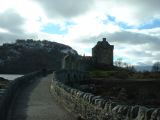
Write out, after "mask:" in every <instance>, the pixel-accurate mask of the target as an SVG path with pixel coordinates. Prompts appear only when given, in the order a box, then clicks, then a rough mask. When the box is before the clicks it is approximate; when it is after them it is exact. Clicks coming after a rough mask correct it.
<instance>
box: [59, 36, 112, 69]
mask: <svg viewBox="0 0 160 120" xmlns="http://www.w3.org/2000/svg"><path fill="white" fill-rule="evenodd" d="M113 49H114V46H113V45H110V44H109V43H108V42H107V41H106V38H103V41H99V42H98V43H97V44H96V45H95V46H94V47H93V48H92V56H79V55H73V54H68V55H66V56H65V57H64V58H63V60H62V69H80V70H89V69H93V68H95V67H102V66H103V67H107V66H113Z"/></svg>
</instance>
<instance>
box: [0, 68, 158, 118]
mask: <svg viewBox="0 0 160 120" xmlns="http://www.w3.org/2000/svg"><path fill="white" fill-rule="evenodd" d="M47 74H48V75H47V76H43V73H42V72H35V73H31V74H29V75H26V76H24V77H21V78H17V79H16V80H14V81H13V82H12V83H11V84H10V85H9V86H8V87H7V88H6V89H5V91H4V92H3V95H2V96H3V97H2V99H0V120H76V119H86V120H159V119H160V109H159V108H147V107H144V106H140V105H135V106H129V105H126V104H121V103H118V102H113V101H112V100H110V99H104V98H102V97H101V96H96V95H94V94H92V93H86V92H83V91H80V90H79V89H75V88H74V85H70V83H77V82H80V81H86V80H87V76H86V73H85V72H83V71H77V70H60V71H56V72H54V73H53V74H51V71H49V72H48V73H47Z"/></svg>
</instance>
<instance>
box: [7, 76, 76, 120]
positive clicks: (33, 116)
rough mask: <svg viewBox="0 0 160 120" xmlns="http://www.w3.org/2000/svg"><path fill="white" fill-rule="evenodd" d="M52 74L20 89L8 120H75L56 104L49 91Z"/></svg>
mask: <svg viewBox="0 0 160 120" xmlns="http://www.w3.org/2000/svg"><path fill="white" fill-rule="evenodd" d="M51 79H52V74H50V75H48V76H46V77H43V78H41V79H37V80H36V81H35V82H33V83H32V84H31V85H30V86H28V87H26V88H25V89H24V90H22V91H21V93H20V94H19V96H18V97H17V98H16V100H15V102H14V104H13V106H12V108H11V110H10V114H9V115H8V120H76V118H75V116H73V115H71V114H70V113H69V112H67V111H66V110H64V109H63V107H62V106H60V105H59V104H57V102H56V101H55V100H54V98H53V96H51V94H50V92H49V86H50V82H51Z"/></svg>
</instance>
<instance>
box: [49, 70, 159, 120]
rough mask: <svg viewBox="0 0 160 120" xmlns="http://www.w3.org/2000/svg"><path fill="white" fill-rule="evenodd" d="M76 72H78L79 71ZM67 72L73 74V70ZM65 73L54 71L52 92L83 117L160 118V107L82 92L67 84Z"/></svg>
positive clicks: (95, 119) (117, 119)
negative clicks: (124, 101)
mask: <svg viewBox="0 0 160 120" xmlns="http://www.w3.org/2000/svg"><path fill="white" fill-rule="evenodd" d="M74 72H75V73H77V72H78V71H73V73H74ZM61 73H62V74H61ZM66 73H67V74H73V73H72V71H69V72H66ZM80 74H81V72H80ZM57 75H58V76H57ZM63 75H65V72H62V71H61V72H55V73H54V79H53V81H52V83H51V93H52V94H53V95H54V96H55V98H56V99H57V100H58V101H59V102H60V103H62V104H63V105H64V107H65V108H66V109H67V110H69V111H70V112H73V113H76V114H77V115H79V116H80V117H81V118H83V119H86V120H158V119H159V118H160V109H159V108H147V107H144V106H139V105H134V106H129V105H126V104H121V103H118V102H113V101H112V100H110V99H103V98H102V97H101V96H95V95H94V94H91V93H85V92H82V91H80V90H78V89H74V88H71V87H69V86H68V85H66V84H65V82H64V81H66V80H65V78H66V76H64V77H63ZM76 75H78V73H77V74H76ZM77 77H78V76H77ZM61 78H62V79H61ZM79 80H82V79H79ZM75 82H76V80H75Z"/></svg>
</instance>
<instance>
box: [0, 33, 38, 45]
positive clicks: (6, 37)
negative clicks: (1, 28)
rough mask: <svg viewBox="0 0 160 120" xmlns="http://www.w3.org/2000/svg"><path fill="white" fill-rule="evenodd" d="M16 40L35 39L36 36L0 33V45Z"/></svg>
mask: <svg viewBox="0 0 160 120" xmlns="http://www.w3.org/2000/svg"><path fill="white" fill-rule="evenodd" d="M17 39H37V37H36V34H33V33H32V34H25V33H22V34H18V33H16V34H13V33H0V45H2V44H4V43H13V42H15V41H16V40H17Z"/></svg>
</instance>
